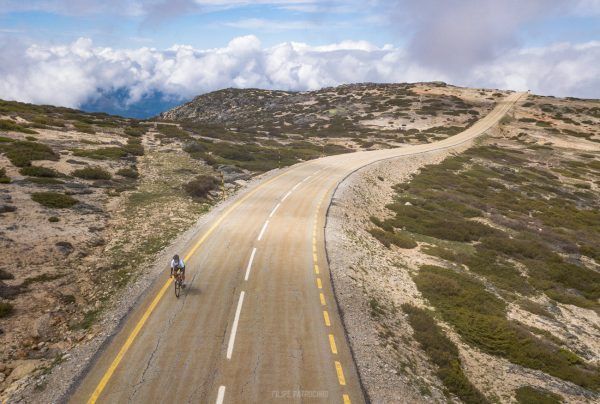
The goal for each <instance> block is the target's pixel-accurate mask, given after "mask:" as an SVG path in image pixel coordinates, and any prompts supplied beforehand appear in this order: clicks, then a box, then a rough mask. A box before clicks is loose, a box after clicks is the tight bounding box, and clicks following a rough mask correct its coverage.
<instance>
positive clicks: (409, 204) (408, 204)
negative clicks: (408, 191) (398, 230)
mask: <svg viewBox="0 0 600 404" xmlns="http://www.w3.org/2000/svg"><path fill="white" fill-rule="evenodd" d="M404 206H412V203H410V202H405V203H404Z"/></svg>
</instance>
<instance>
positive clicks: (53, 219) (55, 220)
mask: <svg viewBox="0 0 600 404" xmlns="http://www.w3.org/2000/svg"><path fill="white" fill-rule="evenodd" d="M48 221H49V222H50V223H56V222H59V221H60V219H59V218H58V217H56V216H50V217H49V218H48Z"/></svg>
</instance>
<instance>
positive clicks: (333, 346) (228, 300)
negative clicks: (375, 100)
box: [70, 93, 523, 403]
mask: <svg viewBox="0 0 600 404" xmlns="http://www.w3.org/2000/svg"><path fill="white" fill-rule="evenodd" d="M522 95H523V93H513V94H511V95H509V96H508V97H506V98H505V99H504V100H502V101H500V102H499V103H498V104H497V106H496V107H495V108H494V109H493V110H492V111H491V112H490V113H489V114H488V115H487V116H485V117H484V118H482V119H481V120H480V121H478V122H477V123H475V124H474V125H473V126H471V127H470V128H468V129H467V130H465V131H464V132H462V133H460V134H458V135H456V136H452V137H450V138H447V139H444V140H442V141H439V142H435V143H430V144H422V145H416V146H407V147H403V148H399V149H388V150H377V151H368V152H357V153H351V154H343V155H336V156H330V157H325V158H321V159H318V160H312V161H308V162H306V163H302V164H298V165H295V166H292V167H290V168H287V169H284V170H281V172H280V173H278V174H276V175H274V176H272V177H271V178H270V179H267V180H265V181H263V182H262V183H260V184H257V185H255V186H254V187H253V188H250V189H248V190H247V191H245V192H244V193H242V194H240V195H238V196H237V197H236V199H235V200H234V201H232V202H231V204H230V206H229V207H228V208H227V209H226V210H224V211H223V213H222V215H221V216H220V217H218V218H217V219H215V220H214V221H213V222H211V223H208V224H206V225H205V226H204V228H202V229H201V230H200V232H199V233H198V236H197V238H196V240H194V241H193V242H191V243H190V245H182V246H181V250H180V251H182V253H184V255H185V258H186V261H187V266H188V273H187V274H186V277H187V279H188V282H189V284H188V286H187V288H185V289H184V290H183V291H182V294H181V297H180V298H179V299H176V298H175V296H174V294H173V291H172V288H173V286H172V284H171V281H170V280H168V271H167V270H166V266H167V263H165V276H164V278H161V279H159V280H157V281H156V282H155V284H154V286H153V287H152V289H151V290H150V291H149V293H147V294H146V297H145V298H144V299H142V301H141V302H140V303H139V305H138V306H137V307H136V308H135V309H134V310H133V312H132V313H131V315H129V317H128V319H127V321H126V322H125V324H124V326H123V327H122V329H121V330H120V331H119V333H118V334H117V335H116V336H115V337H114V338H113V340H112V341H111V343H110V344H109V345H108V347H107V348H106V349H105V351H104V352H103V353H102V354H101V355H100V357H99V358H98V360H97V361H96V362H95V363H94V364H93V366H92V367H91V369H90V370H89V372H88V374H87V375H86V377H85V378H84V379H83V380H82V382H81V383H80V385H79V386H78V388H77V389H76V390H75V392H74V394H73V396H72V397H71V398H70V400H71V402H74V403H84V402H89V403H94V402H111V403H125V402H140V403H142V402H190V403H213V402H215V403H242V402H244V403H252V402H257V403H265V402H285V401H295V402H302V401H316V400H317V399H322V400H323V401H324V402H333V403H335V402H339V403H362V402H364V401H365V398H364V396H363V392H362V390H361V386H360V383H359V378H358V374H357V371H356V368H355V365H354V362H353V359H352V356H351V352H350V349H349V347H348V343H347V341H346V337H345V333H344V328H343V325H342V323H341V320H340V315H339V312H338V308H337V306H336V301H335V298H334V295H333V290H332V286H331V283H330V276H329V268H328V265H327V258H326V255H325V245H324V232H323V229H324V225H325V216H326V212H327V207H328V205H329V203H330V200H331V196H332V193H333V191H334V189H335V187H336V185H337V184H338V183H339V182H340V181H342V180H343V179H344V178H345V177H346V176H347V175H348V174H350V173H351V172H353V171H355V170H357V169H359V168H361V167H363V166H365V165H367V164H371V163H374V162H377V161H380V160H383V159H390V158H395V157H400V156H410V155H414V154H420V153H427V152H431V151H435V150H440V149H445V148H452V147H455V146H457V145H460V144H463V143H465V142H468V141H471V140H472V139H474V138H475V137H477V136H479V135H481V134H482V133H484V132H485V131H486V130H487V129H489V128H490V127H491V126H493V125H495V124H496V123H497V122H498V121H499V120H500V119H501V118H502V117H503V116H504V115H505V114H506V113H507V112H508V110H509V109H510V108H511V107H512V106H513V105H514V104H515V103H516V102H517V101H518V100H519V99H520V97H521V96H522Z"/></svg>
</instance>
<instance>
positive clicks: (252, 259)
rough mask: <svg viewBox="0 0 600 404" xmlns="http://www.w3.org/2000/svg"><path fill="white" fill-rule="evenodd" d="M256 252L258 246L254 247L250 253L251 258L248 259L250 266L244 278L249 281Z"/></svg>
mask: <svg viewBox="0 0 600 404" xmlns="http://www.w3.org/2000/svg"><path fill="white" fill-rule="evenodd" d="M254 254H256V247H254V248H253V249H252V254H250V260H249V261H248V268H246V276H245V277H244V280H245V281H247V280H248V277H249V276H250V268H252V261H254Z"/></svg>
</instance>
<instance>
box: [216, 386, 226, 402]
mask: <svg viewBox="0 0 600 404" xmlns="http://www.w3.org/2000/svg"><path fill="white" fill-rule="evenodd" d="M224 398H225V386H221V387H219V392H218V393H217V403H216V404H223V399H224Z"/></svg>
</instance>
